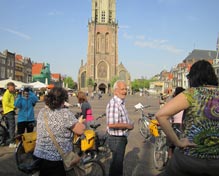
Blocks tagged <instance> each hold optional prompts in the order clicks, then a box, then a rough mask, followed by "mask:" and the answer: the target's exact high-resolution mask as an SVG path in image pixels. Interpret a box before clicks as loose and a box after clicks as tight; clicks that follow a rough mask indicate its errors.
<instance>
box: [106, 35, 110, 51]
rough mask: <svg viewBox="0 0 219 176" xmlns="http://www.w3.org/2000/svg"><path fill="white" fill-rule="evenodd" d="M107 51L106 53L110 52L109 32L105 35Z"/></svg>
mask: <svg viewBox="0 0 219 176" xmlns="http://www.w3.org/2000/svg"><path fill="white" fill-rule="evenodd" d="M105 51H106V53H109V33H106V36H105Z"/></svg>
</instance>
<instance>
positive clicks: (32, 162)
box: [15, 141, 40, 174]
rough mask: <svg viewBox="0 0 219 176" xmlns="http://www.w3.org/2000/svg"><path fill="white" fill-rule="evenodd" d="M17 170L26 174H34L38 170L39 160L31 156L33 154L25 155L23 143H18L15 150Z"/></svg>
mask: <svg viewBox="0 0 219 176" xmlns="http://www.w3.org/2000/svg"><path fill="white" fill-rule="evenodd" d="M15 159H16V164H17V168H18V169H19V170H20V171H22V172H24V173H27V174H34V173H36V172H37V171H38V170H39V162H40V159H36V158H35V157H34V156H33V152H28V153H25V151H24V147H23V142H22V141H20V142H19V143H18V145H17V148H16V150H15Z"/></svg>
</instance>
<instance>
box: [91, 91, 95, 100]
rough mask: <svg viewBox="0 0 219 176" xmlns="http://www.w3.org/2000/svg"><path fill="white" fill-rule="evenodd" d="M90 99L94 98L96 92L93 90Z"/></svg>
mask: <svg viewBox="0 0 219 176" xmlns="http://www.w3.org/2000/svg"><path fill="white" fill-rule="evenodd" d="M90 99H91V100H93V99H94V92H93V91H92V92H91V95H90Z"/></svg>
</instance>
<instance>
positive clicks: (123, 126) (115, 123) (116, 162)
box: [106, 80, 134, 176]
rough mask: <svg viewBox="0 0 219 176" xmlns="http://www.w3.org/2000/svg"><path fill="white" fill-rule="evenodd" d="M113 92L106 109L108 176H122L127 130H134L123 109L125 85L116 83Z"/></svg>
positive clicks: (120, 82) (121, 82)
mask: <svg viewBox="0 0 219 176" xmlns="http://www.w3.org/2000/svg"><path fill="white" fill-rule="evenodd" d="M113 90H114V96H113V98H112V99H111V100H110V101H109V103H108V104H107V107H106V118H107V132H108V134H109V136H108V143H109V147H110V150H111V152H112V161H111V163H110V169H109V176H115V175H116V176H122V175H123V160H124V155H125V149H126V144H127V142H128V141H127V137H128V134H129V130H132V129H133V128H134V123H133V122H132V121H131V120H130V119H129V117H128V113H127V110H126V107H125V97H126V95H127V85H126V83H125V82H124V81H122V80H118V81H116V82H115V84H114V86H113Z"/></svg>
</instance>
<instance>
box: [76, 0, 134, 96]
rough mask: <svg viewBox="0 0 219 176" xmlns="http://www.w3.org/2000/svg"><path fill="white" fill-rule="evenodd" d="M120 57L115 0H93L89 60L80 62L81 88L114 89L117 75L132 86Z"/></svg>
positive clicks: (88, 50)
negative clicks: (112, 87)
mask: <svg viewBox="0 0 219 176" xmlns="http://www.w3.org/2000/svg"><path fill="white" fill-rule="evenodd" d="M118 60H119V59H118V23H117V22H116V0H92V17H91V20H90V21H89V23H88V49H87V62H86V63H85V64H83V61H82V63H81V67H80V69H79V73H78V89H79V90H83V91H93V90H94V91H102V92H104V93H108V92H110V90H111V86H112V85H111V81H112V80H113V79H115V78H118V79H123V80H124V81H126V83H127V85H128V86H129V85H130V81H131V78H130V74H129V73H128V71H127V70H126V68H125V67H124V65H123V64H118ZM88 80H90V81H88ZM89 82H90V83H89ZM89 87H91V90H89Z"/></svg>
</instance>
